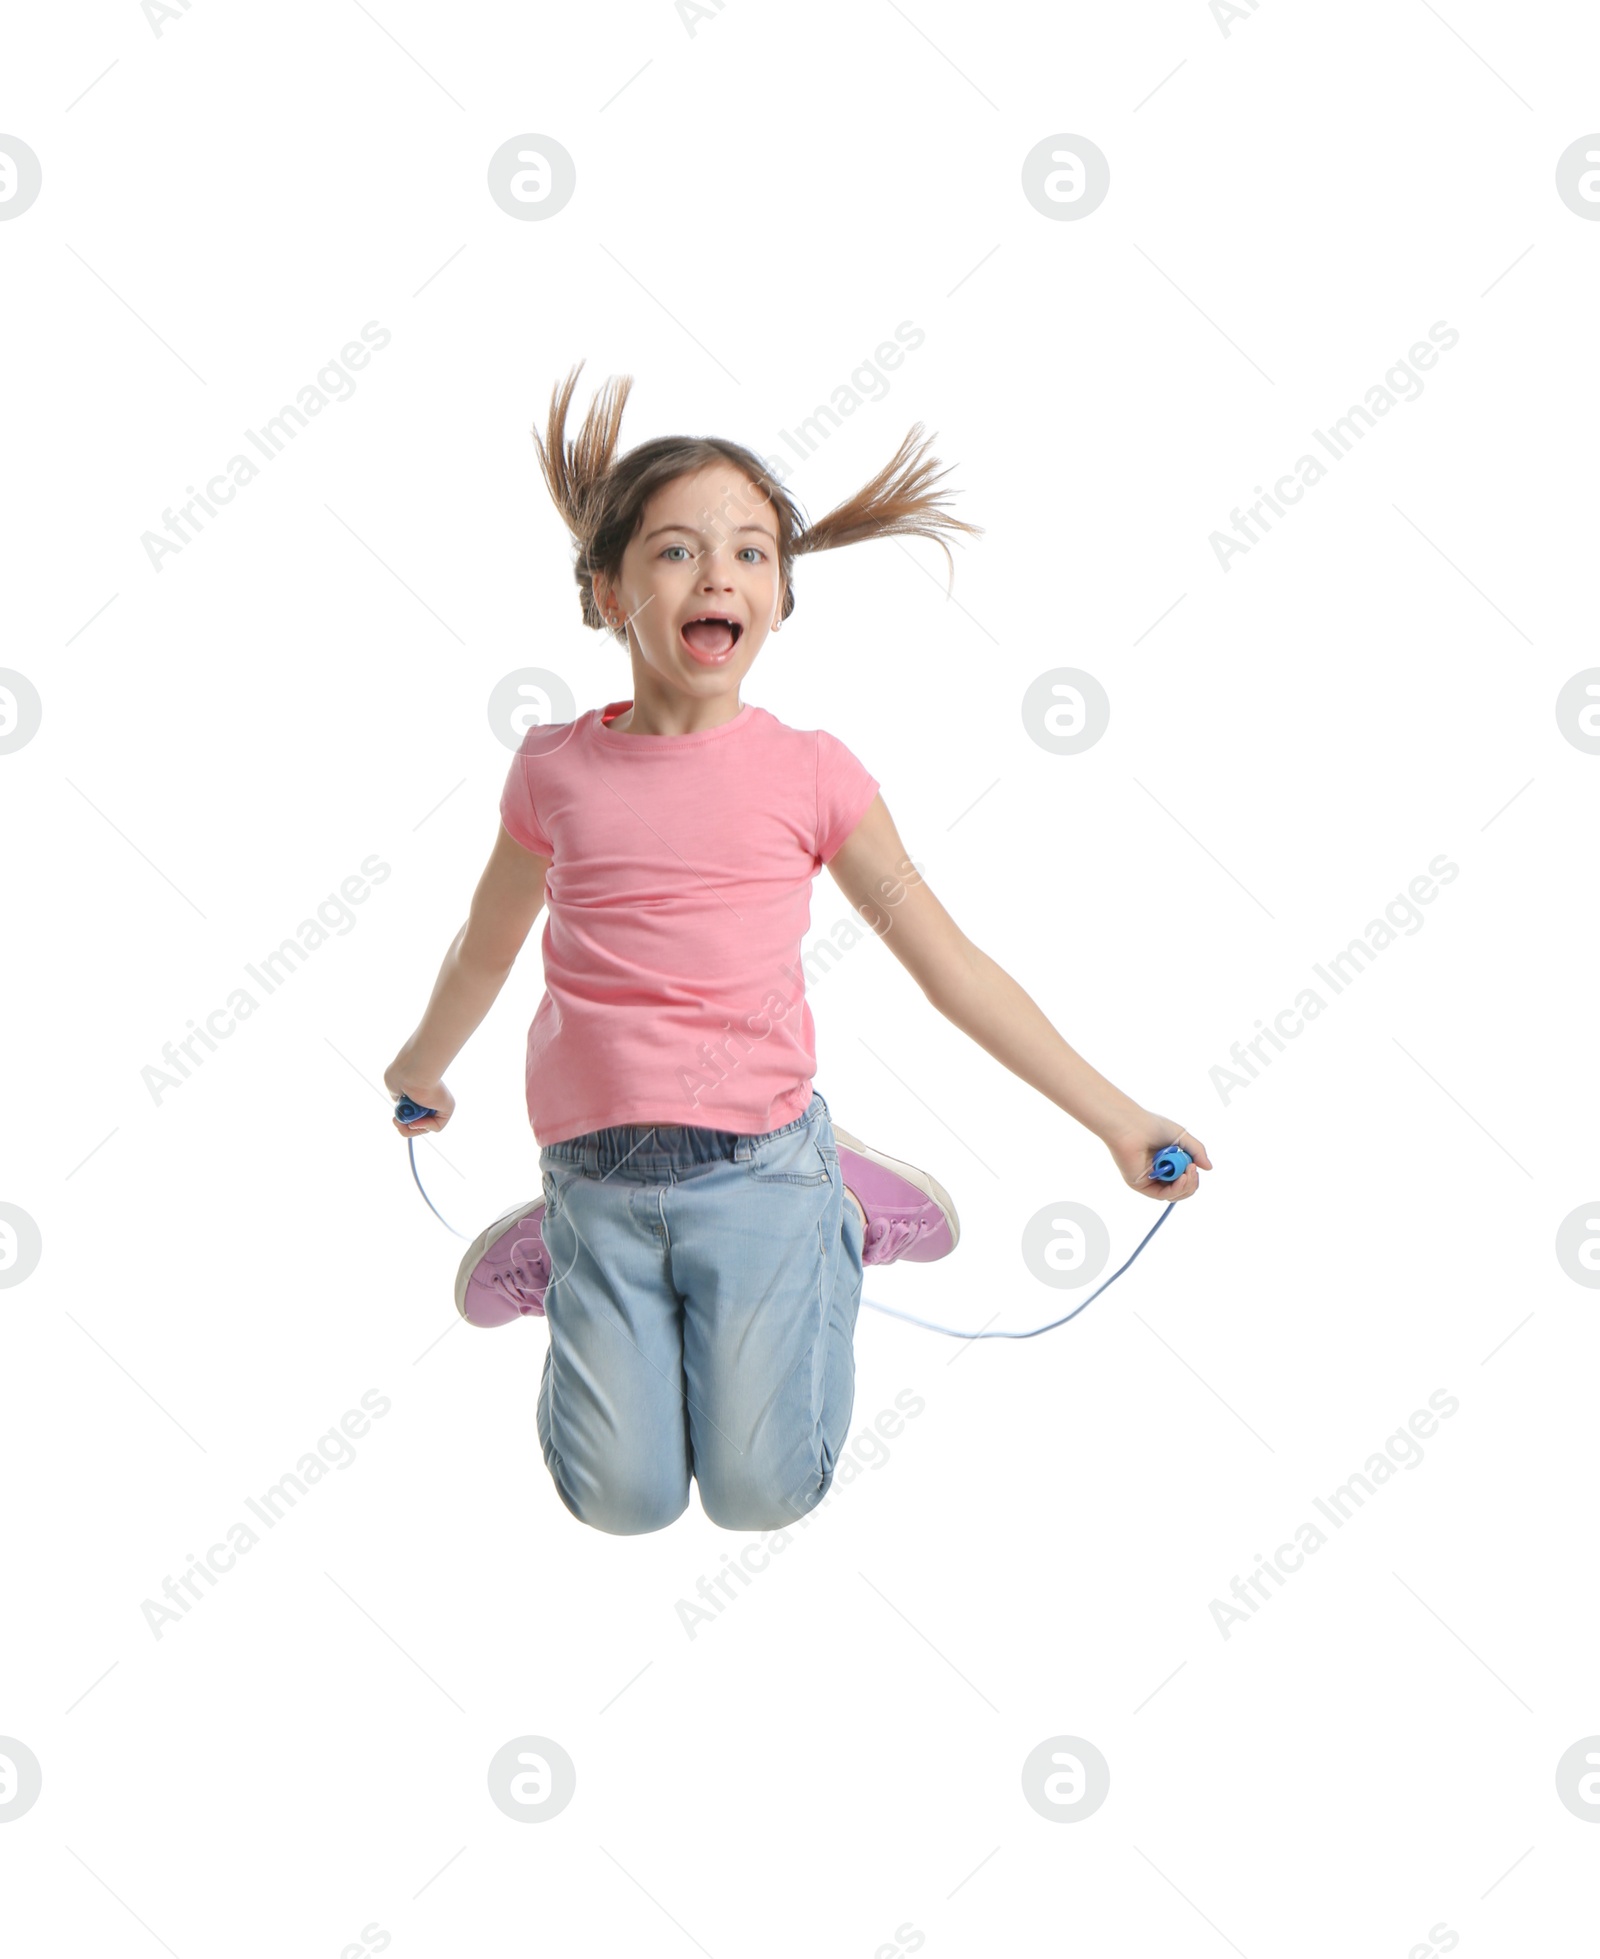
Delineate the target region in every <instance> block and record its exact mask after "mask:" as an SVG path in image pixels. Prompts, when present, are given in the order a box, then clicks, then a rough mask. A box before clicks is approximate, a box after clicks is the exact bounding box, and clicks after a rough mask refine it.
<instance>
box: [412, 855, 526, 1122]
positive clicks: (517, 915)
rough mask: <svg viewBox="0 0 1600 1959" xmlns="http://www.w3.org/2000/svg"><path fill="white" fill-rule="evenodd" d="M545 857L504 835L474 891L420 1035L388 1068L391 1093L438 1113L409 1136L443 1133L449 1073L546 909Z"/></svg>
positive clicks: (451, 1106) (449, 1102)
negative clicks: (463, 923)
mask: <svg viewBox="0 0 1600 1959" xmlns="http://www.w3.org/2000/svg"><path fill="white" fill-rule="evenodd" d="M549 868H550V859H549V858H548V857H538V856H535V854H534V853H533V852H532V851H531V850H524V849H523V847H522V845H521V844H519V843H518V842H517V841H516V839H515V838H514V837H513V836H512V835H511V834H510V833H509V832H508V831H507V829H506V827H505V825H504V824H502V825H501V826H500V834H499V835H498V836H497V837H496V838H495V845H494V850H493V853H492V854H491V856H490V858H489V862H488V864H487V865H486V866H485V868H484V873H483V876H482V877H481V878H479V880H478V888H477V889H476V891H474V892H473V894H472V905H471V908H470V910H469V912H468V914H467V922H466V924H465V925H463V926H462V928H461V930H460V931H459V932H458V933H457V934H456V937H455V940H454V942H453V943H452V945H451V947H450V950H449V951H448V952H447V953H446V954H445V956H444V964H443V965H442V966H441V967H440V968H439V977H438V978H437V979H436V980H435V981H434V985H433V996H432V998H431V999H430V1000H429V1001H428V1006H427V1011H426V1012H425V1013H424V1014H423V1016H422V1019H421V1020H420V1021H419V1022H418V1024H417V1028H416V1031H415V1032H414V1033H413V1034H412V1035H411V1037H410V1039H409V1040H408V1041H407V1042H406V1043H405V1045H404V1046H403V1047H402V1048H401V1050H400V1052H399V1053H398V1054H397V1055H396V1056H395V1058H394V1060H393V1061H391V1062H390V1064H389V1066H388V1068H387V1069H385V1071H384V1077H383V1080H384V1086H385V1087H386V1088H387V1089H388V1090H389V1093H390V1094H391V1095H409V1096H410V1097H411V1099H412V1100H413V1101H414V1102H421V1103H423V1104H425V1105H426V1106H427V1107H428V1108H431V1109H437V1110H438V1111H439V1113H438V1115H437V1116H435V1117H430V1118H428V1119H427V1120H426V1121H423V1122H418V1123H413V1124H412V1125H411V1127H410V1129H409V1130H405V1129H404V1125H402V1124H400V1123H398V1122H397V1123H396V1124H395V1127H396V1128H397V1129H402V1130H403V1132H404V1133H405V1134H408V1135H413V1136H420V1135H424V1134H426V1133H427V1132H428V1131H429V1130H434V1129H443V1127H444V1126H445V1124H446V1123H447V1122H448V1121H449V1120H450V1117H451V1115H452V1114H453V1113H454V1111H455V1098H454V1097H453V1096H452V1095H451V1093H450V1091H449V1089H447V1088H446V1087H445V1085H444V1082H443V1080H442V1077H443V1075H444V1071H445V1069H446V1068H448V1067H449V1066H450V1063H451V1062H452V1061H454V1060H455V1058H456V1056H457V1055H458V1054H459V1053H460V1052H461V1050H462V1048H464V1047H465V1046H466V1044H467V1040H468V1038H469V1036H470V1035H471V1034H472V1033H473V1032H474V1031H475V1029H476V1028H477V1027H478V1025H479V1023H480V1022H481V1021H482V1019H483V1017H484V1015H485V1014H486V1013H487V1012H488V1011H489V1009H490V1008H491V1007H492V1006H493V1005H494V1003H495V1000H496V998H497V997H498V995H499V992H500V989H501V987H502V986H504V985H505V983H506V978H507V975H508V974H509V973H510V971H511V968H512V967H513V966H514V965H515V964H516V960H517V954H518V953H519V952H520V951H521V950H522V947H523V944H524V942H525V941H526V939H527V936H528V934H529V932H530V931H532V929H533V922H534V920H535V919H536V918H537V917H538V916H539V913H540V911H541V910H542V909H543V907H544V879H545V873H546V871H548V870H549Z"/></svg>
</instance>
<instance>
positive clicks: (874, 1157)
mask: <svg viewBox="0 0 1600 1959" xmlns="http://www.w3.org/2000/svg"><path fill="white" fill-rule="evenodd" d="M833 1138H834V1141H835V1142H836V1143H842V1144H843V1145H844V1147H845V1148H846V1149H847V1150H854V1151H855V1153H856V1155H857V1156H864V1157H865V1158H866V1159H867V1161H868V1162H869V1163H877V1164H881V1165H882V1166H883V1168H884V1169H886V1170H892V1171H893V1172H894V1173H895V1175H896V1176H897V1177H904V1178H905V1180H906V1182H907V1183H908V1184H911V1185H913V1186H914V1187H915V1188H916V1189H918V1190H920V1191H921V1192H922V1194H923V1196H924V1197H931V1198H932V1199H933V1201H934V1203H935V1204H937V1205H938V1207H939V1209H940V1210H941V1211H943V1212H944V1214H945V1217H946V1218H947V1219H948V1220H949V1223H950V1250H951V1251H952V1252H953V1251H954V1250H955V1248H956V1246H957V1245H959V1244H960V1242H961V1220H960V1219H959V1218H958V1217H957V1216H956V1207H955V1205H954V1204H952V1203H951V1201H950V1193H949V1191H947V1190H946V1189H945V1187H944V1185H943V1184H942V1183H940V1182H939V1180H938V1178H937V1177H930V1176H929V1175H928V1173H927V1171H926V1170H919V1169H918V1168H917V1167H916V1165H915V1164H914V1163H902V1162H901V1161H900V1159H899V1157H897V1156H885V1155H884V1153H883V1151H882V1150H874V1149H869V1148H868V1147H867V1145H866V1144H865V1143H863V1142H862V1141H861V1140H860V1138H859V1137H856V1136H852V1135H851V1134H850V1132H849V1131H848V1130H847V1129H841V1128H839V1126H838V1125H837V1123H836V1124H835V1125H834V1130H833ZM948 1256H949V1254H948V1253H946V1257H948Z"/></svg>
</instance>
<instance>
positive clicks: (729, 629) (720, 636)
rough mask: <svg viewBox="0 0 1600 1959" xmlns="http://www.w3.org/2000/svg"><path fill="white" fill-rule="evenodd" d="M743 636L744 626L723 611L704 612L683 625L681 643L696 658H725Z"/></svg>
mask: <svg viewBox="0 0 1600 1959" xmlns="http://www.w3.org/2000/svg"><path fill="white" fill-rule="evenodd" d="M743 636H744V627H743V626H742V625H741V624H740V623H739V621H738V620H737V619H734V618H731V617H730V616H729V615H728V614H727V613H725V612H704V613H702V614H701V615H700V617H699V618H698V619H691V620H689V621H688V623H687V624H686V625H685V626H684V627H683V643H684V645H685V646H687V647H688V649H689V651H690V653H692V654H693V656H694V657H695V659H697V660H706V661H716V660H726V659H727V658H728V656H729V655H730V654H731V653H732V652H733V649H734V648H735V647H736V646H737V645H738V644H739V641H740V640H741V639H742V638H743Z"/></svg>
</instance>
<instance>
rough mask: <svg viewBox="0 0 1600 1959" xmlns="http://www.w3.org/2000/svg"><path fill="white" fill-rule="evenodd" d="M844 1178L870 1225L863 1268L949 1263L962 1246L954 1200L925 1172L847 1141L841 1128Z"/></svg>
mask: <svg viewBox="0 0 1600 1959" xmlns="http://www.w3.org/2000/svg"><path fill="white" fill-rule="evenodd" d="M833 1137H834V1141H835V1142H836V1143H837V1144H838V1145H839V1174H840V1176H841V1177H842V1179H843V1181H844V1186H845V1189H846V1191H847V1192H850V1193H852V1194H853V1195H854V1196H855V1199H856V1202H857V1203H858V1204H859V1205H860V1207H861V1214H862V1216H863V1217H864V1218H865V1220H866V1231H865V1234H864V1235H863V1238H862V1247H861V1263H862V1264H863V1265H892V1264H893V1263H894V1262H895V1260H896V1259H900V1258H904V1259H910V1260H911V1261H912V1263H913V1264H928V1263H930V1262H931V1261H932V1260H933V1259H936V1258H944V1257H945V1256H946V1255H947V1254H948V1253H950V1252H953V1251H954V1250H955V1248H956V1246H957V1244H958V1243H959V1242H960V1238H961V1221H960V1219H959V1218H958V1217H957V1216H956V1207H955V1205H954V1204H952V1203H951V1202H950V1194H949V1192H948V1191H947V1190H945V1188H944V1186H943V1185H942V1184H939V1183H937V1182H935V1180H934V1179H933V1178H932V1177H930V1176H929V1175H928V1173H927V1171H926V1170H918V1169H917V1168H916V1167H915V1166H914V1165H912V1164H910V1163H902V1162H901V1161H900V1160H899V1158H898V1157H893V1156H885V1155H883V1153H882V1152H881V1151H879V1150H872V1149H868V1148H867V1146H866V1144H865V1143H863V1142H860V1141H858V1140H857V1138H856V1137H854V1136H851V1135H848V1134H847V1133H846V1132H845V1131H844V1130H843V1129H840V1128H839V1127H838V1126H837V1124H836V1125H835V1126H834V1131H833Z"/></svg>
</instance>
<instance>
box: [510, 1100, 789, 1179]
mask: <svg viewBox="0 0 1600 1959" xmlns="http://www.w3.org/2000/svg"><path fill="white" fill-rule="evenodd" d="M827 1113H828V1105H827V1103H826V1102H825V1101H824V1100H823V1099H822V1095H821V1092H820V1091H819V1090H818V1089H815V1088H813V1089H812V1091H811V1100H810V1101H809V1102H808V1103H807V1104H806V1106H805V1109H804V1110H803V1112H802V1113H801V1114H800V1115H797V1116H796V1117H795V1119H794V1121H793V1122H786V1123H784V1124H783V1126H782V1127H781V1128H779V1129H768V1130H765V1131H763V1133H762V1134H761V1135H759V1136H741V1135H740V1134H738V1132H737V1131H735V1130H732V1129H701V1128H698V1127H696V1126H694V1125H693V1124H680V1125H674V1124H669V1123H657V1122H633V1123H621V1124H619V1125H618V1126H617V1127H615V1128H612V1129H591V1130H590V1131H588V1133H587V1134H586V1135H582V1136H568V1137H566V1138H565V1139H564V1140H563V1141H562V1142H559V1143H546V1144H545V1146H544V1148H543V1149H542V1150H541V1152H540V1155H541V1157H543V1158H547V1159H548V1160H549V1161H550V1162H552V1163H570V1164H571V1165H573V1167H574V1168H576V1169H581V1170H582V1171H583V1173H584V1174H585V1176H589V1177H609V1176H612V1175H620V1176H624V1177H637V1178H639V1180H640V1181H641V1182H643V1183H656V1182H664V1181H667V1180H669V1179H670V1177H671V1175H672V1174H673V1173H675V1172H677V1171H682V1170H692V1169H694V1168H695V1167H696V1166H697V1165H699V1164H702V1163H747V1162H748V1161H749V1160H750V1158H751V1157H752V1156H753V1155H754V1154H755V1152H756V1151H757V1150H758V1149H760V1148H761V1147H762V1145H763V1144H765V1143H770V1142H771V1141H772V1140H773V1138H774V1137H776V1136H788V1135H790V1134H792V1133H793V1132H794V1131H795V1130H797V1129H805V1128H808V1127H810V1126H811V1125H812V1124H813V1123H815V1122H817V1121H818V1120H819V1119H820V1118H822V1117H826V1115H827Z"/></svg>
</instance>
